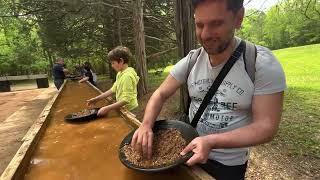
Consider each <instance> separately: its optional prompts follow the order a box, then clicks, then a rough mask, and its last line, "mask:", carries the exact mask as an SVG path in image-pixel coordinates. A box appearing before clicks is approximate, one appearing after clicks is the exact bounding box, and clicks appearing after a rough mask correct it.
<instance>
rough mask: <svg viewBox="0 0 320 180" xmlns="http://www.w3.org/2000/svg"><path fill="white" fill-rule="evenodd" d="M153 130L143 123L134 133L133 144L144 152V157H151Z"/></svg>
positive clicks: (136, 148)
mask: <svg viewBox="0 0 320 180" xmlns="http://www.w3.org/2000/svg"><path fill="white" fill-rule="evenodd" d="M152 142H153V132H152V128H151V127H150V126H147V125H143V124H142V125H141V126H140V127H139V128H138V129H137V130H136V131H135V132H134V134H133V137H132V140H131V146H132V147H133V148H134V149H135V150H137V151H139V152H141V153H142V155H143V157H147V158H148V159H151V156H152Z"/></svg>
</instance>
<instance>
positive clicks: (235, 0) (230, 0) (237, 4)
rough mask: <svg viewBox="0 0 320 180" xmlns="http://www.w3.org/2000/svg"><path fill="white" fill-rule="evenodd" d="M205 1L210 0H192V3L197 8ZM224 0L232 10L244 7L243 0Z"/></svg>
mask: <svg viewBox="0 0 320 180" xmlns="http://www.w3.org/2000/svg"><path fill="white" fill-rule="evenodd" d="M204 1H208V0H192V5H193V7H194V8H195V9H196V8H197V6H198V5H199V4H200V3H201V2H204ZM209 1H210V0H209ZM212 1H219V0H212ZM223 1H224V2H225V3H227V9H228V10H231V11H232V12H234V13H236V12H238V11H239V10H240V9H241V8H243V0H223Z"/></svg>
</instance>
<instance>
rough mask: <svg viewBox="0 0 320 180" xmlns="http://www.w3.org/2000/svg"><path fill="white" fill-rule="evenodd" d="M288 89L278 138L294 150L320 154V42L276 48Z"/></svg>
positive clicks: (300, 153) (294, 151) (313, 154)
mask: <svg viewBox="0 0 320 180" xmlns="http://www.w3.org/2000/svg"><path fill="white" fill-rule="evenodd" d="M274 53H275V55H276V57H277V58H278V59H279V60H280V62H281V64H282V65H283V68H284V71H285V74H286V79H287V85H288V90H287V91H286V95H285V105H284V113H283V119H282V122H281V127H280V131H279V134H278V136H277V138H276V142H278V143H282V144H286V145H288V147H289V148H290V149H291V150H292V152H293V153H297V154H299V155H310V156H315V157H320V102H319V101H320V62H319V60H320V59H319V57H320V44H317V45H309V46H302V47H295V48H287V49H281V50H277V51H274Z"/></svg>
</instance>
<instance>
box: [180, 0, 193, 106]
mask: <svg viewBox="0 0 320 180" xmlns="http://www.w3.org/2000/svg"><path fill="white" fill-rule="evenodd" d="M193 14H194V13H193V8H192V4H191V1H186V0H176V25H177V26H176V37H177V44H178V48H179V50H178V52H179V56H180V57H181V58H182V57H185V56H186V55H187V54H188V53H189V51H190V50H191V49H194V48H195V47H196V37H195V29H194V18H193ZM187 111H188V92H187V86H186V85H183V86H182V87H181V88H180V112H187Z"/></svg>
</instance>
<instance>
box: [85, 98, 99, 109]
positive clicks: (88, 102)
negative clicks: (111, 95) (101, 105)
mask: <svg viewBox="0 0 320 180" xmlns="http://www.w3.org/2000/svg"><path fill="white" fill-rule="evenodd" d="M97 102H98V100H97V99H96V98H91V99H89V100H87V106H89V107H90V106H94V105H95V104H96V103H97Z"/></svg>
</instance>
